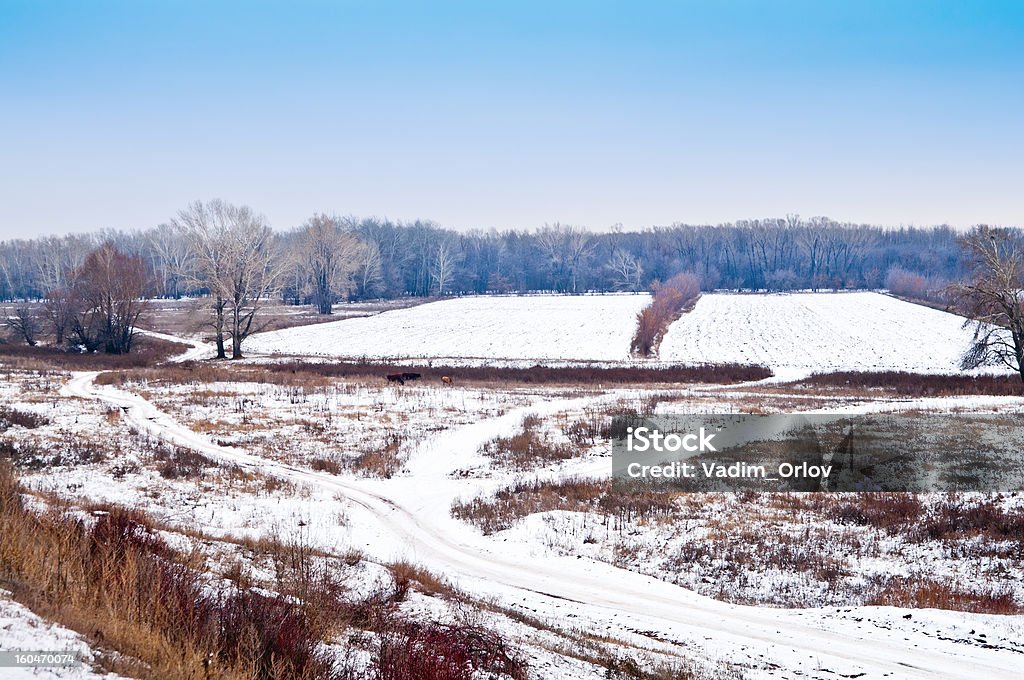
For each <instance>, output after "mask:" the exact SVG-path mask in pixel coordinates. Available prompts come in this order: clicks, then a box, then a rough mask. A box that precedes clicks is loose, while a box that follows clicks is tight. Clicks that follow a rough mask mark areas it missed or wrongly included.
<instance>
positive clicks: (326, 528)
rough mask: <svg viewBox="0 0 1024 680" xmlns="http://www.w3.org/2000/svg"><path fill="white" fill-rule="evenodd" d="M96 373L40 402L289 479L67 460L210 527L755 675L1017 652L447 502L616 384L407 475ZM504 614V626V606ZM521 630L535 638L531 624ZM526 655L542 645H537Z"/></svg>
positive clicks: (452, 432) (138, 500) (979, 668)
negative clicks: (493, 450) (791, 604)
mask: <svg viewBox="0 0 1024 680" xmlns="http://www.w3.org/2000/svg"><path fill="white" fill-rule="evenodd" d="M92 378H93V376H92V375H90V374H82V375H78V376H76V377H75V378H74V379H73V380H72V381H71V383H69V384H68V385H67V386H66V387H65V388H64V389H63V390H62V395H63V400H61V401H59V402H56V403H57V405H53V404H54V403H55V402H49V403H47V401H48V400H42V401H41V402H39V403H38V404H37V405H36V406H35V408H37V409H41V410H47V411H48V412H49V414H50V417H51V418H53V419H54V421H55V422H57V423H58V427H59V428H61V427H66V428H72V427H74V426H84V427H85V428H86V429H94V428H95V422H94V423H91V424H90V423H89V422H88V419H89V418H95V419H96V420H97V421H98V420H101V419H103V418H105V417H106V416H105V415H104V409H105V408H106V407H107V406H106V405H112V406H116V407H118V409H117V411H116V412H120V413H124V416H123V417H124V418H125V419H126V421H125V424H128V425H130V426H132V427H134V428H136V429H137V430H139V431H142V432H147V433H149V434H150V435H152V436H154V437H159V438H161V439H165V440H168V441H171V442H174V443H176V444H178V445H181V446H187V447H190V448H192V449H194V450H197V451H201V452H202V453H204V454H205V455H206V456H208V457H210V458H212V459H215V460H219V461H222V463H223V464H229V463H230V464H235V465H238V466H240V467H242V468H244V469H247V470H251V471H253V472H255V473H258V474H260V475H265V476H270V477H274V478H278V479H280V480H283V481H285V482H287V484H286V485H285V486H284V487H280V488H277V489H274V490H267V489H266V488H263V489H255V490H252V489H250V490H248V491H247V490H246V489H244V488H231V487H224V486H219V485H218V484H217V483H216V481H214V483H213V484H212V486H210V487H209V488H208V489H207V490H206V492H204V493H198V494H193V495H192V496H191V497H190V498H189V501H188V502H182V498H183V496H182V495H181V494H185V493H187V491H186V489H187V488H188V486H189V484H190V482H189V481H188V480H174V481H173V482H172V481H169V480H160V479H159V477H158V476H157V475H154V474H153V472H152V470H151V469H147V466H146V465H145V463H146V461H145V460H139V461H138V465H137V466H135V467H134V468H131V467H130V468H128V469H127V470H126V469H125V468H123V467H122V466H119V465H117V463H116V461H115V460H109V461H107V462H105V463H104V464H101V465H99V466H82V467H79V468H73V469H69V470H62V473H61V475H60V479H61V484H62V485H64V486H65V487H67V486H68V485H69V484H70V485H71V489H73V493H74V494H76V495H81V496H84V497H88V498H96V499H103V500H112V501H116V502H121V503H126V504H133V505H138V506H139V507H142V508H145V509H146V510H147V511H149V512H152V513H154V514H156V515H157V516H159V517H162V518H163V519H165V520H168V521H175V522H180V523H183V524H185V525H186V526H190V527H202V528H203V530H204V531H208V532H210V533H212V534H214V535H217V534H227V533H230V532H241V533H245V534H247V535H250V536H257V535H259V534H260V532H261V531H268V530H269V531H274V532H278V533H280V532H282V531H288V530H292V531H296V530H298V529H297V528H298V527H302V531H303V532H305V535H306V536H307V538H308V540H310V541H312V542H314V543H315V544H317V545H320V546H322V547H324V548H325V549H329V550H342V549H346V548H349V547H355V548H358V549H360V550H362V551H364V552H365V553H366V554H367V555H369V556H371V557H372V558H373V559H376V560H380V561H393V560H396V559H399V560H407V561H410V562H413V563H416V564H422V565H424V566H426V567H427V568H429V569H431V570H433V571H435V572H436V573H441V574H444V575H445V577H447V578H449V579H451V580H452V581H453V582H454V583H456V584H457V585H458V586H459V587H460V588H461V589H463V590H465V591H467V592H469V593H470V594H472V595H473V596H474V597H478V598H482V599H484V600H489V601H493V602H496V603H499V604H500V605H501V606H502V607H505V608H507V609H508V610H509V611H513V612H517V613H519V614H522V615H529V616H531V617H535V618H538V619H539V620H541V621H545V622H548V623H550V624H552V625H558V626H565V625H567V622H571V624H569V625H571V626H572V627H573V628H574V629H577V630H581V631H589V632H591V633H592V634H601V635H604V636H608V637H609V638H610V639H614V640H620V641H626V642H628V643H629V644H630V645H635V646H637V647H638V648H639V649H641V650H644V653H651V654H667V653H673V650H675V653H678V651H679V650H680V649H686V650H690V651H691V653H692V652H693V651H695V650H699V652H698V656H700V657H702V658H705V659H711V660H716V661H719V660H720V661H723V662H726V663H729V664H732V665H736V666H739V667H741V668H744V669H745V673H746V675H747V676H749V677H776V678H780V677H782V678H796V677H812V678H832V677H836V674H845V675H848V676H854V675H857V674H859V673H864V674H867V675H865V676H862V677H891V678H902V677H906V678H914V677H943V678H947V677H949V678H954V677H962V678H973V677H978V673H981V674H982V675H983V676H984V677H991V678H998V677H1014V675H1015V672H1016V667H1017V665H1018V664H1019V660H1020V659H1021V658H1022V654H1021V653H1022V649H1021V647H1020V644H1019V634H1020V619H1019V617H1000V616H985V615H972V614H964V613H957V612H935V611H914V612H913V613H911V615H910V618H907V617H906V614H905V611H904V610H898V609H894V608H887V607H881V608H880V607H845V608H842V609H839V610H836V609H807V610H792V611H789V610H772V609H764V608H759V607H750V606H740V605H735V604H728V603H724V602H720V601H716V600H714V599H711V598H707V597H704V596H701V595H699V594H697V593H695V592H693V591H692V590H688V589H685V588H682V587H679V586H677V585H674V584H672V583H668V582H666V581H665V580H663V579H660V578H653V577H651V576H648V575H645V574H641V573H636V572H634V571H627V570H623V569H621V568H618V567H616V566H615V565H613V564H610V563H608V562H606V561H604V560H603V559H600V556H597V555H595V556H594V557H597V559H593V558H588V557H586V556H584V555H582V554H578V553H577V554H567V553H564V552H563V551H562V550H560V549H558V548H559V547H560V546H558V545H556V544H554V543H548V544H545V541H547V540H548V539H546V538H545V537H544V535H543V534H541V535H539V536H537V537H535V538H536V540H535V541H532V542H529V541H523V540H519V539H521V538H522V537H521V536H512V535H509V536H504V537H500V536H496V537H489V536H484V535H482V534H481V533H480V532H479V531H477V530H475V529H474V528H472V527H469V526H468V525H465V524H463V523H462V522H460V521H458V520H455V519H454V518H452V517H451V516H450V514H449V512H448V509H449V507H450V505H451V503H452V502H453V500H456V499H459V498H464V497H466V496H469V495H472V494H475V493H480V492H486V491H487V490H489V489H490V490H493V489H494V488H496V487H497V486H498V485H500V484H502V483H505V482H507V481H508V479H509V477H508V476H507V475H502V474H501V473H500V471H495V470H489V469H488V465H487V461H486V459H485V457H484V456H482V454H481V451H480V447H481V445H482V444H483V443H485V442H487V441H489V440H490V439H492V438H493V437H495V436H498V435H507V434H510V433H513V432H515V431H516V430H517V429H518V428H519V426H520V423H521V422H522V419H523V416H524V415H526V414H528V413H537V414H539V415H540V416H542V417H555V416H557V415H558V414H561V413H566V412H570V413H579V412H582V411H584V410H585V409H587V408H591V407H594V406H595V405H597V404H599V403H602V402H614V401H617V400H619V399H620V398H622V397H623V396H624V395H621V394H608V395H603V396H581V397H570V398H565V397H555V396H554V395H537V397H535V398H534V399H533V400H531V403H530V404H529V405H527V406H525V407H516V408H511V409H509V410H508V411H507V412H503V413H501V414H500V415H492V416H486V417H482V418H481V419H480V420H479V421H477V422H473V423H469V424H463V425H456V426H453V427H450V428H446V429H444V430H440V431H437V432H435V433H433V434H429V435H425V436H424V438H423V439H422V440H421V441H420V442H419V444H418V445H417V446H416V447H415V448H414V449H413V450H412V451H410V452H409V457H408V460H407V462H406V464H405V466H404V469H403V471H402V472H401V474H399V475H397V476H395V477H394V478H392V479H379V478H366V477H354V476H352V475H350V474H341V475H334V474H328V473H324V472H315V471H312V470H310V469H308V468H306V467H304V466H296V465H293V464H291V463H290V462H283V461H282V462H278V461H275V460H272V459H268V458H266V457H264V456H261V455H254V454H253V453H251V452H250V451H248V450H246V449H245V448H243V447H238V446H220V445H217V444H215V443H213V442H211V441H210V440H209V438H207V437H205V436H204V435H202V434H197V433H196V432H194V431H192V430H191V429H190V428H188V427H186V426H184V425H183V424H182V423H181V422H178V421H177V420H176V419H175V418H172V417H170V416H169V415H167V414H165V413H162V412H161V410H160V409H158V408H156V407H154V406H153V405H152V404H151V403H150V402H148V401H146V400H144V399H142V398H140V397H138V396H133V395H131V394H129V393H127V392H124V391H122V390H115V389H112V388H96V387H94V386H92V384H91V381H92ZM72 397H84V398H86V399H87V401H76V400H74V399H72ZM97 398H98V399H97ZM30 406H32V404H25V405H24V407H25V408H29V407H30ZM68 408H70V409H71V410H70V411H65V409H68ZM190 408H191V407H190ZM200 408H201V407H200ZM122 409H124V410H122ZM89 413H92V414H93V415H91V416H90V415H86V414H89ZM74 414H78V415H74ZM72 419H73V420H74V421H77V422H71V421H72ZM604 462H605V461H603V460H602V458H601V457H600V456H597V457H585V458H582V459H580V460H579V461H578V462H575V463H570V467H571V468H572V471H573V472H576V473H586V472H588V471H589V472H590V473H594V472H596V471H597V470H598V469H599V468H601V467H602V465H603V463H604ZM568 471H569V470H565V471H558V470H554V471H552V472H553V473H556V474H560V473H561V472H568ZM47 477H48V475H47V473H46V472H45V471H44V472H42V473H40V474H39V475H37V476H36V480H37V482H36V483H39V484H45V480H46V479H47ZM204 483H207V482H204ZM50 488H51V489H52V490H56V491H59V490H60V489H59V488H54V487H50ZM496 625H499V626H506V627H510V624H509V623H508V622H507V621H506V622H505V623H500V622H498V623H496ZM972 631H973V632H972ZM510 634H511V630H510ZM517 635H518V636H522V637H521V638H520V639H524V638H525V637H528V636H525V635H524V633H523V632H522V631H520V632H519V633H517ZM531 655H533V656H534V657H535V658H537V659H540V658H541V657H542V656H543V655H542V654H541V652H540V651H539V650H538V649H536V648H533V652H531ZM541 665H543V666H544V667H545V668H547V669H549V671H550V672H549V674H541V675H538V676H537V677H543V678H549V677H550V678H581V679H582V678H587V677H594V669H593V667H592V666H591V667H587V666H585V665H583V666H580V665H577V666H576V667H575V670H573V668H572V667H571V664H569V665H567V664H566V661H565V659H564V657H560V658H557V659H556V658H555V657H552V656H551V655H550V654H549V655H548V656H547V657H546V660H545V661H542V662H541Z"/></svg>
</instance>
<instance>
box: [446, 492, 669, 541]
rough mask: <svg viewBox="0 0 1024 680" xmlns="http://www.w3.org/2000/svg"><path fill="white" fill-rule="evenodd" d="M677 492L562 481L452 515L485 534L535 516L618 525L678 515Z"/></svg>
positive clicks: (455, 509)
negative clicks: (561, 514)
mask: <svg viewBox="0 0 1024 680" xmlns="http://www.w3.org/2000/svg"><path fill="white" fill-rule="evenodd" d="M678 496H679V493H678V492H673V491H666V490H660V489H653V488H649V487H646V488H637V487H632V486H625V485H620V484H612V483H611V482H610V481H594V480H588V479H568V480H564V481H560V482H553V483H547V482H539V481H536V480H532V481H523V482H518V483H516V484H514V485H512V486H510V487H508V488H505V489H502V490H501V491H499V492H498V493H496V494H495V495H494V496H493V497H492V498H474V499H472V500H470V501H463V502H457V503H455V504H453V505H452V510H451V511H452V515H453V516H454V517H456V518H458V519H461V520H463V521H465V522H469V523H470V524H473V525H475V526H476V527H478V528H479V529H480V530H482V531H483V532H484V533H485V534H492V533H494V532H496V531H502V530H504V529H508V528H511V527H512V525H513V524H515V523H516V522H517V521H519V520H520V519H522V518H524V517H527V516H529V515H532V514H536V513H539V512H552V511H555V510H564V511H568V512H595V513H599V514H601V515H603V516H604V517H605V518H607V519H608V520H609V521H610V522H615V523H619V524H624V523H631V522H637V523H639V522H645V521H648V520H650V519H653V518H656V517H663V516H671V515H672V514H673V513H675V512H676V511H677V510H678V507H677V505H676V498H678Z"/></svg>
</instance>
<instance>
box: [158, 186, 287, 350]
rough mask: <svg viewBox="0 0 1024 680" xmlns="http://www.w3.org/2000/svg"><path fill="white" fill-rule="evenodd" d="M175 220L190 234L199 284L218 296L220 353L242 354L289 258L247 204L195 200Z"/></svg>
mask: <svg viewBox="0 0 1024 680" xmlns="http://www.w3.org/2000/svg"><path fill="white" fill-rule="evenodd" d="M174 224H175V225H177V226H178V227H179V228H181V229H182V230H183V232H184V233H185V234H186V235H187V239H188V243H189V246H190V249H191V251H192V256H193V259H194V263H195V274H194V276H195V278H196V283H197V285H198V286H199V287H202V288H205V289H206V290H207V291H209V294H210V297H211V299H212V300H213V304H212V306H211V310H212V312H213V320H212V322H211V325H212V326H213V329H214V333H215V335H216V341H217V357H218V358H220V359H223V358H225V357H226V356H227V353H226V347H225V344H226V342H225V341H226V339H227V338H230V339H231V358H232V359H241V358H242V342H244V341H245V339H246V338H247V337H249V335H250V334H251V333H252V331H253V320H254V319H255V318H256V315H257V313H258V312H259V310H261V309H262V308H263V306H264V304H265V303H266V301H267V299H268V298H269V297H270V296H271V295H273V294H274V292H275V291H276V287H277V284H278V281H279V279H280V273H281V271H282V268H283V260H284V258H283V257H278V256H277V255H278V253H277V252H276V248H275V247H274V240H273V232H271V230H270V227H269V226H268V225H267V222H266V220H265V219H264V218H263V217H262V216H260V215H256V214H255V213H254V212H253V211H252V209H251V208H249V207H247V206H235V205H231V204H230V203H226V202H224V201H221V200H219V199H215V200H212V201H210V202H208V203H205V204H204V203H202V202H199V201H197V202H195V203H193V204H191V205H190V206H189V207H188V208H186V209H185V210H182V211H181V212H179V213H178V217H177V218H176V219H175V220H174Z"/></svg>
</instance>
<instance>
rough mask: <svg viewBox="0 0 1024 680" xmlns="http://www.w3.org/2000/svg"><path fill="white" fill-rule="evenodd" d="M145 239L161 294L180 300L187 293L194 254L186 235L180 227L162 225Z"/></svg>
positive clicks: (151, 231)
mask: <svg viewBox="0 0 1024 680" xmlns="http://www.w3.org/2000/svg"><path fill="white" fill-rule="evenodd" d="M145 238H146V242H147V243H148V245H149V249H150V252H151V257H152V260H153V273H154V274H155V275H156V278H157V283H158V284H159V292H160V294H161V295H165V296H168V297H171V298H174V299H175V300H177V299H179V298H180V297H181V295H182V293H183V292H185V291H184V290H183V287H184V284H185V282H186V281H187V280H188V279H189V271H190V269H191V264H192V252H191V250H190V249H189V244H188V239H187V237H186V234H185V233H183V231H182V229H181V228H180V227H178V226H175V225H173V224H161V225H160V226H158V227H156V228H155V229H152V230H150V231H149V232H148V233H147V234H146V235H145Z"/></svg>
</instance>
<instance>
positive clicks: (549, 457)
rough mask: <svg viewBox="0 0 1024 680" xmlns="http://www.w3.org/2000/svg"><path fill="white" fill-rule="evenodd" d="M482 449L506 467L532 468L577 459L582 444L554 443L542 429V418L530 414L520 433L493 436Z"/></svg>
mask: <svg viewBox="0 0 1024 680" xmlns="http://www.w3.org/2000/svg"><path fill="white" fill-rule="evenodd" d="M480 452H481V453H483V454H484V455H486V456H488V457H489V458H491V459H492V460H493V461H495V462H496V463H498V464H500V465H502V466H505V467H510V468H513V469H516V470H528V469H530V468H533V467H537V466H541V465H547V464H549V463H554V462H558V461H563V460H568V459H570V458H574V457H576V456H577V455H579V453H580V447H576V446H572V445H569V444H555V443H552V442H551V441H550V440H549V439H548V438H547V437H546V436H545V435H544V434H543V433H542V432H540V419H539V418H537V417H536V416H533V415H527V416H526V417H525V418H523V423H522V430H521V431H520V432H518V433H516V434H513V435H511V436H508V437H497V438H495V439H492V440H491V441H489V442H487V443H485V444H484V445H483V446H481V447H480Z"/></svg>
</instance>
